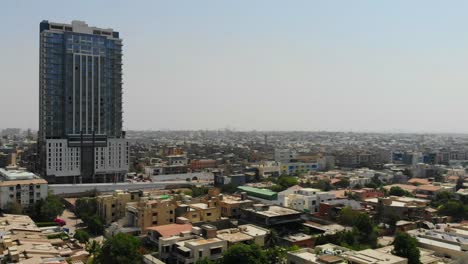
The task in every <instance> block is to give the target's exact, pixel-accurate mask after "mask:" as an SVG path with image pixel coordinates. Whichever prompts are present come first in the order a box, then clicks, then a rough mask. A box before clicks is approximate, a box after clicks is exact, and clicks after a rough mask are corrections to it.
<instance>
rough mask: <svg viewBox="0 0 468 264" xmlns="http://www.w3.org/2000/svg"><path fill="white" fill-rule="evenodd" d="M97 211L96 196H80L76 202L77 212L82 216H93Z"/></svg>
mask: <svg viewBox="0 0 468 264" xmlns="http://www.w3.org/2000/svg"><path fill="white" fill-rule="evenodd" d="M96 213H97V200H96V198H94V197H92V198H89V197H86V198H79V199H77V200H76V203H75V214H76V215H77V216H79V217H81V218H83V217H85V216H92V215H95V214H96Z"/></svg>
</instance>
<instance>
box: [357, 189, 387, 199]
mask: <svg viewBox="0 0 468 264" xmlns="http://www.w3.org/2000/svg"><path fill="white" fill-rule="evenodd" d="M352 194H353V195H355V196H356V197H357V198H358V199H359V200H360V201H364V200H366V199H370V198H379V197H384V196H385V193H384V192H383V191H381V190H379V189H374V188H362V189H360V190H353V191H352Z"/></svg>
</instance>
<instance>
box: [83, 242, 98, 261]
mask: <svg viewBox="0 0 468 264" xmlns="http://www.w3.org/2000/svg"><path fill="white" fill-rule="evenodd" d="M86 251H88V252H89V254H90V255H91V256H92V258H90V259H92V261H91V262H89V261H88V263H93V264H97V262H96V261H97V259H98V256H99V254H100V253H101V243H99V242H97V241H96V240H92V241H91V242H88V243H86Z"/></svg>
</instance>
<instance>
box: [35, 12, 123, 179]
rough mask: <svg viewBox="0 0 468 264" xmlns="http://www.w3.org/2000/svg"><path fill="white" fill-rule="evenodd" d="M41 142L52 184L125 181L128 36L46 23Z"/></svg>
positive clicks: (76, 25) (77, 25)
mask: <svg viewBox="0 0 468 264" xmlns="http://www.w3.org/2000/svg"><path fill="white" fill-rule="evenodd" d="M39 53H40V61H39V139H38V140H39V147H40V159H41V172H42V175H43V176H44V177H45V178H46V179H47V180H48V181H49V182H51V183H80V182H109V181H122V180H123V178H124V175H125V174H126V173H127V171H128V163H129V158H128V156H129V155H128V153H129V147H128V141H127V140H126V139H125V133H124V131H122V39H120V38H119V32H116V31H113V30H112V29H101V28H96V27H89V26H88V25H87V24H86V23H84V22H81V21H72V23H71V24H61V23H50V22H48V21H42V22H41V23H40V52H39Z"/></svg>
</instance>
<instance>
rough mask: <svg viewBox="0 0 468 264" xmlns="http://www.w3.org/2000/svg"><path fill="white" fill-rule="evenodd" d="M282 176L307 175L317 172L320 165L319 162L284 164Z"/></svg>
mask: <svg viewBox="0 0 468 264" xmlns="http://www.w3.org/2000/svg"><path fill="white" fill-rule="evenodd" d="M280 169H281V174H282V175H299V174H307V173H309V172H311V171H317V170H319V169H321V168H320V165H319V163H318V162H317V161H313V162H282V163H281V166H280Z"/></svg>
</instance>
